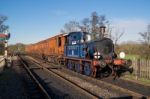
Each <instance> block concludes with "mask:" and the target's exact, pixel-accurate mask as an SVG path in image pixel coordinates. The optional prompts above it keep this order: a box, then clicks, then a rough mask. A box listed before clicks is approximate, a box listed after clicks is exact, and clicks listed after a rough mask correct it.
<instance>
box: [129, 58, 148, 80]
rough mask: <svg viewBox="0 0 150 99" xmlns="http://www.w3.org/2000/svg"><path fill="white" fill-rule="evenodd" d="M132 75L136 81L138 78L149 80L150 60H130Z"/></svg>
mask: <svg viewBox="0 0 150 99" xmlns="http://www.w3.org/2000/svg"><path fill="white" fill-rule="evenodd" d="M132 66H133V69H134V71H133V75H134V76H136V78H137V79H138V78H139V77H142V78H145V79H150V60H143V59H137V60H132Z"/></svg>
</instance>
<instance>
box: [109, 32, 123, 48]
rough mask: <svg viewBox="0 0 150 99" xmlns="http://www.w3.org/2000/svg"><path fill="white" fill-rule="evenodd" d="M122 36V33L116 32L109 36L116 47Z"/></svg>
mask: <svg viewBox="0 0 150 99" xmlns="http://www.w3.org/2000/svg"><path fill="white" fill-rule="evenodd" d="M123 34H124V31H122V32H120V31H117V32H115V34H114V36H111V38H112V40H113V41H114V45H115V46H117V45H118V41H119V40H120V38H121V37H122V36H123Z"/></svg>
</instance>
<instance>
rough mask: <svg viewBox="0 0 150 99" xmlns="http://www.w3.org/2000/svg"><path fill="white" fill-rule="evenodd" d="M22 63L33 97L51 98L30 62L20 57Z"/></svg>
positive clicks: (38, 98)
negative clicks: (31, 67)
mask: <svg viewBox="0 0 150 99" xmlns="http://www.w3.org/2000/svg"><path fill="white" fill-rule="evenodd" d="M19 61H20V63H21V64H22V66H23V68H22V70H21V71H22V74H23V78H24V81H25V83H26V84H27V87H28V90H29V94H30V97H31V99H51V96H50V95H49V94H48V93H47V91H46V89H45V88H44V87H43V86H42V85H41V83H40V82H39V81H38V79H37V77H36V76H35V75H34V73H33V72H32V71H31V69H30V68H29V66H28V64H26V62H25V61H24V60H23V59H22V58H21V57H20V59H19Z"/></svg>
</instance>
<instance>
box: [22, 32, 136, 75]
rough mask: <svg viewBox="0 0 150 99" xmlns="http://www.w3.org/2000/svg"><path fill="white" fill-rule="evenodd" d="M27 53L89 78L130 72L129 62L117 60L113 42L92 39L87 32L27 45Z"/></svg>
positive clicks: (72, 33)
mask: <svg viewBox="0 0 150 99" xmlns="http://www.w3.org/2000/svg"><path fill="white" fill-rule="evenodd" d="M25 50H26V52H27V53H28V54H32V55H33V54H34V55H36V56H38V57H39V56H41V57H43V56H44V57H45V58H44V59H46V60H47V61H49V62H53V63H57V64H61V65H62V64H63V65H64V66H66V67H67V68H68V69H70V70H73V71H75V72H78V73H81V74H84V75H87V76H92V77H100V78H102V77H108V76H110V75H113V76H114V78H116V77H120V75H121V74H123V73H125V72H130V73H132V71H133V69H132V68H131V67H130V66H131V65H132V62H131V60H126V59H123V58H124V56H125V54H124V52H121V53H120V58H118V57H117V55H116V53H115V50H114V44H113V41H112V40H111V39H109V38H105V37H103V38H97V39H95V38H94V39H92V36H91V34H90V33H87V32H71V33H68V34H60V35H56V36H54V37H51V38H48V39H46V40H43V41H40V42H38V43H35V44H31V45H27V46H26V48H25Z"/></svg>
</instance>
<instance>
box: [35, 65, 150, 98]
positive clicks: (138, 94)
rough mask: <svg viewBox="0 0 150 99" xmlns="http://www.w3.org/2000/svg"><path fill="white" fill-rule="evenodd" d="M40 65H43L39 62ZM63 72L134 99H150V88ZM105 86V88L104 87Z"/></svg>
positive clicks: (124, 81) (123, 81)
mask: <svg viewBox="0 0 150 99" xmlns="http://www.w3.org/2000/svg"><path fill="white" fill-rule="evenodd" d="M38 64H41V63H40V62H38ZM63 71H67V72H69V74H71V75H75V76H79V77H80V78H82V79H84V80H86V81H89V82H91V83H93V84H95V85H98V86H100V87H104V86H105V87H107V88H109V89H111V88H112V89H116V90H118V91H122V92H124V93H127V94H129V95H131V97H132V98H139V99H149V98H150V96H149V95H150V88H149V87H147V86H144V85H137V83H134V82H129V81H126V80H122V79H118V80H116V81H114V80H112V78H111V77H110V78H106V79H102V80H99V79H94V78H91V77H87V76H85V75H81V74H78V73H76V72H72V71H70V70H68V69H65V68H63ZM102 85H103V86H102Z"/></svg>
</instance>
